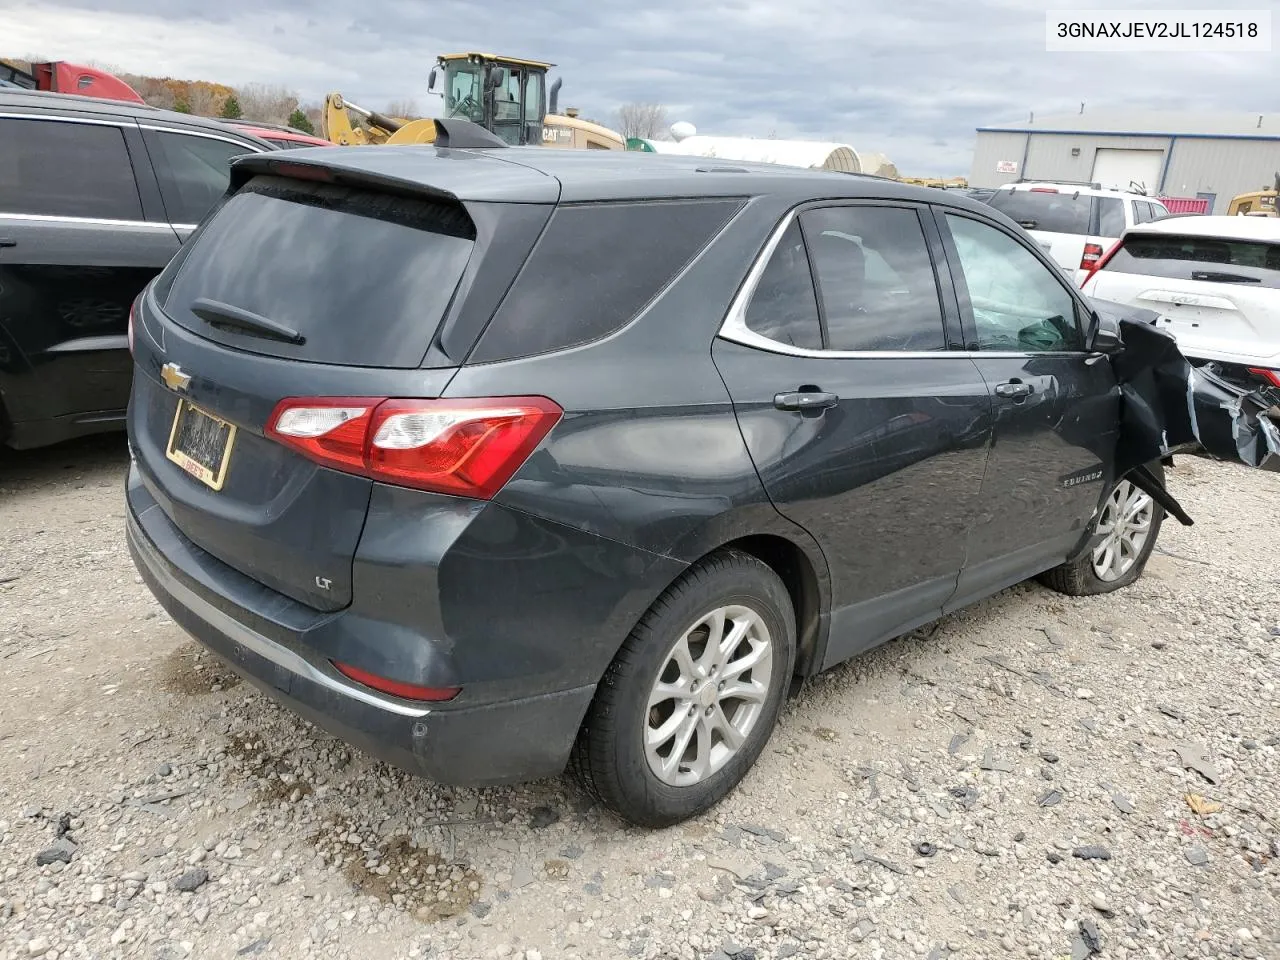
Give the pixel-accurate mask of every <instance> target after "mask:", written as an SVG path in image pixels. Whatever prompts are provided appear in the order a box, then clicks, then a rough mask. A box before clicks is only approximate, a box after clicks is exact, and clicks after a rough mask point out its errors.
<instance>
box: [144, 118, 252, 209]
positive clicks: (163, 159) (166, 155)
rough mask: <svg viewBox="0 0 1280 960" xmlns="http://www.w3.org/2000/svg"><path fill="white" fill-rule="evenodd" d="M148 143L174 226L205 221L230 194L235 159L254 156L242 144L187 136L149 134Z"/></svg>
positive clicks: (165, 203) (165, 206)
mask: <svg viewBox="0 0 1280 960" xmlns="http://www.w3.org/2000/svg"><path fill="white" fill-rule="evenodd" d="M147 143H148V145H149V147H150V149H151V150H152V152H153V153H155V154H156V156H155V158H154V160H155V168H156V175H157V177H159V180H160V195H161V197H162V198H163V199H164V209H165V212H166V213H167V214H168V215H169V221H170V222H171V223H188V224H195V223H199V222H200V221H201V220H203V219H204V217H205V215H206V214H207V213H208V212H209V211H210V210H212V209H213V206H214V204H215V203H217V202H218V200H219V198H220V197H221V196H222V195H223V194H224V193H226V191H227V184H228V183H229V182H230V180H231V158H232V157H239V156H242V155H244V154H246V153H253V152H254V151H253V150H251V149H249V148H248V147H246V146H245V145H244V144H242V143H228V142H227V141H225V140H213V139H211V138H209V137H197V136H193V135H191V134H186V133H157V132H152V131H148V135H147Z"/></svg>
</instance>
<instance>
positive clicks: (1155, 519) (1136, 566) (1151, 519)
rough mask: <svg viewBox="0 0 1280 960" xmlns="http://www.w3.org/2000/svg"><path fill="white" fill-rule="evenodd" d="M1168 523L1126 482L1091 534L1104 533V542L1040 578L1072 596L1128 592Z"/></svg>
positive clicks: (1158, 470)
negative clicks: (1121, 589) (1124, 589)
mask: <svg viewBox="0 0 1280 960" xmlns="http://www.w3.org/2000/svg"><path fill="white" fill-rule="evenodd" d="M1150 469H1151V471H1152V472H1153V473H1154V474H1155V475H1156V477H1157V478H1159V479H1160V480H1161V481H1163V480H1164V468H1163V466H1161V465H1160V464H1159V463H1156V464H1153V465H1152V466H1151V468H1150ZM1163 522H1164V508H1163V507H1161V506H1160V504H1158V503H1155V502H1154V501H1153V500H1152V499H1151V496H1150V494H1147V493H1144V492H1143V491H1141V490H1139V489H1138V488H1137V487H1135V486H1134V485H1133V483H1132V482H1131V481H1129V480H1127V479H1123V478H1122V479H1121V480H1120V481H1119V482H1118V483H1116V484H1115V485H1114V486H1112V488H1111V490H1110V492H1109V493H1108V494H1107V498H1106V500H1104V501H1103V504H1102V508H1101V510H1099V512H1098V516H1097V518H1096V519H1095V520H1094V523H1093V527H1092V528H1091V530H1090V535H1091V542H1092V540H1093V539H1094V538H1095V537H1096V535H1097V534H1098V533H1099V532H1102V533H1103V534H1104V539H1103V540H1102V542H1101V543H1100V544H1097V545H1095V546H1092V547H1090V548H1089V549H1088V550H1086V551H1085V552H1084V553H1083V554H1082V555H1081V556H1079V557H1077V558H1076V559H1075V560H1073V561H1071V562H1070V563H1064V564H1062V565H1061V566H1059V567H1054V568H1053V569H1052V570H1047V571H1045V572H1044V573H1042V574H1040V576H1039V577H1038V578H1037V579H1038V580H1039V581H1040V582H1041V583H1042V584H1044V585H1045V586H1046V587H1048V588H1049V589H1050V590H1056V591H1057V592H1058V593H1064V594H1066V595H1068V596H1072V597H1090V596H1096V595H1098V594H1102V593H1111V592H1112V591H1113V590H1119V589H1120V588H1122V587H1127V586H1129V585H1130V584H1131V583H1133V582H1134V581H1135V580H1137V579H1138V578H1139V577H1140V576H1142V571H1143V570H1145V569H1146V566H1147V561H1148V560H1149V559H1150V558H1151V552H1152V551H1153V550H1154V549H1155V546H1156V539H1157V537H1159V535H1160V525H1161V524H1162V523H1163Z"/></svg>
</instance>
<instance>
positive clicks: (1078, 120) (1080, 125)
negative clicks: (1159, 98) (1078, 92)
mask: <svg viewBox="0 0 1280 960" xmlns="http://www.w3.org/2000/svg"><path fill="white" fill-rule="evenodd" d="M978 132H979V133H1091V134H1102V135H1105V136H1131V137H1135V136H1136V137H1141V136H1160V137H1201V138H1203V137H1214V138H1216V137H1235V138H1247V139H1250V140H1280V112H1276V113H1270V114H1257V113H1222V112H1217V111H1215V112H1212V113H1206V112H1195V111H1187V110H1088V109H1086V110H1085V112H1084V113H1074V114H1058V115H1055V116H1049V117H1035V118H1034V119H1033V120H1031V121H1030V122H1028V121H1020V122H1017V123H1004V124H996V125H993V126H987V127H979V128H978Z"/></svg>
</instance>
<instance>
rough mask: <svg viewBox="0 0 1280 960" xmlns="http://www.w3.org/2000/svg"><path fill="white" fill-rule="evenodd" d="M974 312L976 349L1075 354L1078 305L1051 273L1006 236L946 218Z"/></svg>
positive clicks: (974, 223)
mask: <svg viewBox="0 0 1280 960" xmlns="http://www.w3.org/2000/svg"><path fill="white" fill-rule="evenodd" d="M947 224H948V226H949V227H950V229H951V236H952V238H953V240H954V241H955V246H956V252H957V253H958V255H959V258H960V273H961V275H962V278H963V282H964V285H965V287H966V288H967V289H968V293H969V301H970V304H971V306H972V308H973V323H974V327H975V329H976V334H977V340H978V349H979V350H992V351H1007V352H1012V353H1039V352H1054V351H1079V350H1083V349H1084V338H1083V336H1082V335H1081V333H1080V326H1079V323H1078V322H1077V319H1076V302H1075V299H1074V298H1073V297H1072V296H1071V294H1070V292H1069V291H1068V290H1067V288H1066V287H1064V286H1063V285H1062V283H1060V282H1059V280H1058V278H1057V276H1056V275H1055V274H1054V272H1053V271H1052V270H1051V269H1050V268H1049V267H1047V266H1045V265H1044V264H1043V263H1042V262H1041V261H1040V259H1039V258H1038V257H1036V256H1035V255H1034V254H1033V253H1032V252H1031V251H1030V250H1028V249H1027V248H1026V247H1024V246H1023V245H1022V244H1020V243H1018V242H1016V241H1015V240H1014V239H1013V238H1012V237H1010V236H1009V235H1008V234H1006V233H1004V232H1002V231H1000V230H997V229H995V228H994V227H991V226H988V225H986V224H983V223H979V222H978V221H976V220H971V219H969V218H968V217H960V216H955V215H953V214H948V215H947Z"/></svg>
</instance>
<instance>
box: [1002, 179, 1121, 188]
mask: <svg viewBox="0 0 1280 960" xmlns="http://www.w3.org/2000/svg"><path fill="white" fill-rule="evenodd" d="M1013 182H1014V183H1065V184H1067V185H1069V186H1072V187H1089V188H1090V189H1092V190H1101V189H1102V184H1100V183H1098V182H1097V181H1096V180H1057V179H1055V178H1053V177H1019V178H1018V179H1017V180H1015V181H1013Z"/></svg>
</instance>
